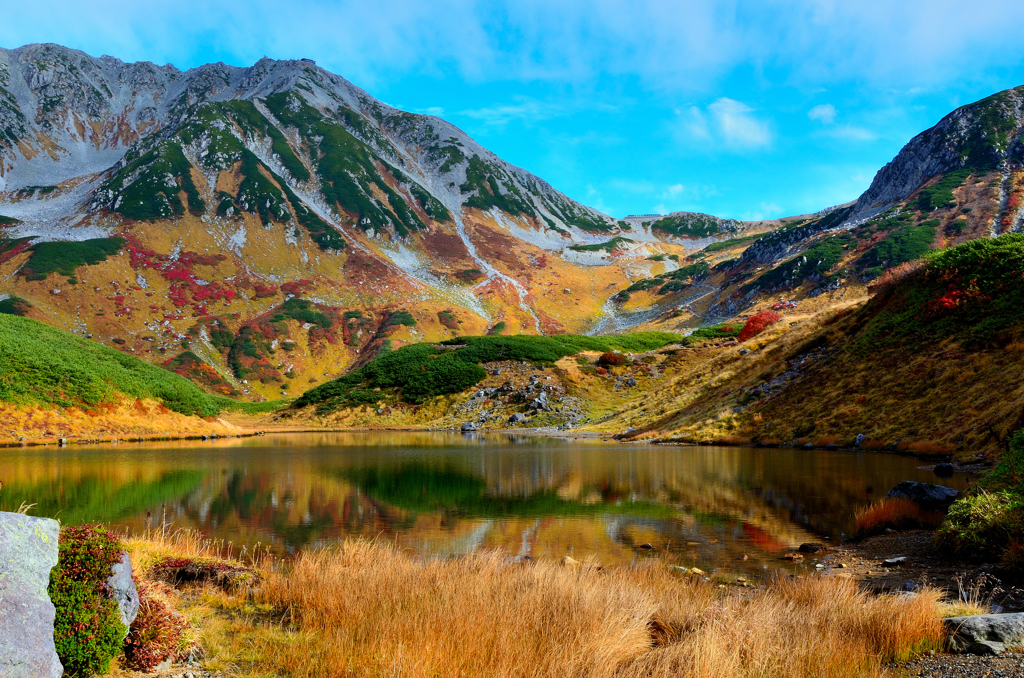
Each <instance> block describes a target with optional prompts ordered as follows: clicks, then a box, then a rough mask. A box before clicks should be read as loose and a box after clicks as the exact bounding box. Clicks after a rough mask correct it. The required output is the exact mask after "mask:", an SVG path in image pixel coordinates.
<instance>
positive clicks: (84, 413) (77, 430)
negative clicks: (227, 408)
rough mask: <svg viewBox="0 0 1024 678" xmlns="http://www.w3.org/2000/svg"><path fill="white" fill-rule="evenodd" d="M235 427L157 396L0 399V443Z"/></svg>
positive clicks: (193, 432) (187, 433)
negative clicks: (51, 402)
mask: <svg viewBox="0 0 1024 678" xmlns="http://www.w3.org/2000/svg"><path fill="white" fill-rule="evenodd" d="M239 432H241V430H240V429H239V428H237V427H236V426H234V425H233V424H230V423H228V422H227V421H225V420H223V419H221V418H210V419H209V420H207V419H202V418H200V417H191V416H186V415H183V414H178V413H177V412H172V411H171V410H168V409H167V408H166V407H164V406H163V404H161V403H160V402H158V401H155V400H145V401H142V400H135V399H133V398H124V399H122V400H121V401H119V402H116V403H106V404H103V405H98V406H96V408H95V409H93V410H85V409H82V408H79V407H56V406H53V407H47V406H42V405H13V404H11V403H0V444H13V443H17V442H20V441H21V439H22V438H24V439H25V441H26V442H31V443H39V442H46V443H55V442H56V441H57V439H58V438H67V439H68V440H71V441H80V440H97V439H102V440H110V439H112V438H118V439H124V438H138V437H145V438H149V437H160V436H198V435H204V434H206V435H209V434H211V433H214V434H217V435H220V436H226V435H235V434H236V433H239Z"/></svg>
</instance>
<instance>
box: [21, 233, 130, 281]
mask: <svg viewBox="0 0 1024 678" xmlns="http://www.w3.org/2000/svg"><path fill="white" fill-rule="evenodd" d="M123 246H124V238H94V239H92V240H81V241H78V242H62V241H50V242H41V243H38V244H36V245H32V247H30V248H29V251H30V252H31V253H32V254H31V255H30V256H29V258H28V261H27V262H26V263H25V265H24V266H23V267H22V268H21V274H22V275H24V276H25V277H26V278H28V279H29V280H45V279H46V276H48V275H49V274H51V273H54V272H57V273H60V274H61V275H63V276H65V277H68V278H73V277H75V271H76V270H78V267H79V266H94V265H96V264H98V263H100V262H102V261H106V260H107V257H109V256H111V255H112V254H114V253H115V252H117V251H118V250H119V249H121V248H122V247H123Z"/></svg>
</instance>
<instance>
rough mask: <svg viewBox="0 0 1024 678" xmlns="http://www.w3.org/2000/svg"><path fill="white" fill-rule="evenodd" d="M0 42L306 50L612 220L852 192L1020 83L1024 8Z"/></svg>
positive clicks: (510, 8) (490, 17)
mask: <svg viewBox="0 0 1024 678" xmlns="http://www.w3.org/2000/svg"><path fill="white" fill-rule="evenodd" d="M0 13H2V16H3V17H4V21H3V22H2V23H0V47H7V48H13V47H18V46H20V45H23V44H27V43H32V42H54V43H59V44H62V45H66V46H68V47H73V48H77V49H81V50H83V51H85V52H87V53H89V54H91V55H94V56H100V55H104V54H109V55H111V56H115V57H118V58H120V59H123V60H125V61H152V62H154V63H157V64H165V63H172V64H174V65H175V66H177V67H178V68H181V69H187V68H191V67H195V66H198V65H200V64H203V63H207V62H211V61H223V62H225V63H228V64H232V65H236V66H248V65H251V64H253V63H255V62H256V61H257V60H258V59H259V58H260V57H262V56H269V57H272V58H277V59H291V58H301V57H306V58H311V59H315V60H316V61H317V63H318V64H319V65H320V66H322V67H324V68H326V69H327V70H330V71H332V72H334V73H337V74H339V75H341V76H343V77H345V78H347V79H348V80H350V81H351V82H353V83H354V84H356V85H357V86H359V87H362V88H363V89H365V90H366V91H368V92H369V93H370V94H372V95H373V96H375V97H377V98H378V99H380V100H382V101H384V102H386V103H388V104H390V105H392V106H396V107H398V108H402V109H404V110H408V111H412V112H418V113H428V114H432V115H438V116H441V117H443V118H445V119H447V120H449V121H450V122H452V123H453V124H455V125H457V126H458V127H460V128H461V129H463V130H465V131H466V132H467V133H469V134H470V135H471V136H473V137H474V138H475V139H477V141H479V142H480V143H481V144H483V145H484V146H486V147H487V148H489V149H491V150H492V151H494V152H495V153H497V154H498V155H499V156H501V157H502V158H504V159H506V160H508V161H509V162H512V163H514V164H516V165H519V166H520V167H523V168H525V169H527V170H529V171H531V172H533V173H534V174H536V175H538V176H540V177H541V178H543V179H545V180H547V181H548V182H549V183H550V184H552V185H553V186H554V187H555V188H557V189H558V190H560V191H562V192H564V193H566V194H567V195H569V196H570V197H572V198H575V199H576V200H579V201H580V202H583V203H584V204H587V205H590V206H591V207H595V208H597V209H599V210H601V211H603V212H605V213H608V214H611V215H612V216H616V217H622V216H626V215H628V214H641V213H644V214H646V213H667V212H670V211H677V210H687V211H697V212H706V213H709V214H715V215H717V216H721V217H730V218H737V219H764V218H774V217H780V216H785V215H794V214H803V213H807V212H814V211H817V210H820V209H822V208H825V207H828V206H831V205H835V204H840V203H843V202H846V201H849V200H854V199H856V198H857V196H858V195H859V194H860V193H861V192H862V191H863V190H864V189H866V188H867V187H868V185H869V184H870V183H871V179H872V178H873V177H874V174H875V172H877V171H878V170H879V169H880V168H881V167H882V166H883V165H884V164H885V163H886V162H888V161H889V160H891V159H892V157H893V156H894V155H895V154H896V153H897V152H899V150H900V148H901V147H902V146H903V145H904V144H905V143H907V142H908V141H909V140H910V139H911V138H912V137H913V136H914V135H915V134H918V133H919V132H921V131H923V130H925V129H927V128H928V127H930V126H932V125H934V124H935V123H936V122H938V121H939V120H940V119H941V118H942V117H943V116H944V115H946V114H947V113H949V112H951V111H952V110H953V109H955V108H957V107H958V106H961V105H964V104H968V103H971V102H973V101H976V100H978V99H981V98H984V97H986V96H988V95H989V94H993V93H995V92H998V91H1000V90H1003V89H1006V88H1008V87H1014V86H1017V85H1021V84H1024V40H1022V39H1021V38H1020V35H1019V27H1020V26H1021V25H1024V3H1022V2H1020V1H1019V0H987V1H986V2H981V3H978V4H977V5H975V4H974V3H968V2H963V0H956V1H955V2H951V1H948V0H927V1H918V0H901V2H892V0H884V1H878V0H857V1H856V2H850V1H849V0H845V1H833V0H758V1H756V2H755V1H747V2H739V1H736V2H730V1H724V0H723V1H717V2H711V1H708V2H664V1H658V0H626V1H621V2H620V1H612V0H561V1H560V0H513V1H512V2H506V1H504V0H490V1H481V2H474V1H471V0H376V1H375V2H367V1H366V0H354V1H351V2H350V1H348V0H288V1H287V2H281V1H278V0H244V1H243V0H177V1H176V2H174V3H156V2H151V1H147V0H132V1H128V0H90V2H88V3H82V2H81V0H33V1H32V2H26V1H25V0H0Z"/></svg>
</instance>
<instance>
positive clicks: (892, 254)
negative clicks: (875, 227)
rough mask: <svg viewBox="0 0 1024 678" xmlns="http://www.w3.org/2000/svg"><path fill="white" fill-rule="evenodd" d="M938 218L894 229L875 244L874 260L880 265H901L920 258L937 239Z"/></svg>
mask: <svg viewBox="0 0 1024 678" xmlns="http://www.w3.org/2000/svg"><path fill="white" fill-rule="evenodd" d="M937 224H938V220H936V219H930V220H929V221H925V222H922V223H921V224H919V225H917V226H905V227H903V228H900V229H897V230H895V231H893V232H892V233H891V234H889V236H888V237H887V238H886V239H885V240H883V241H882V242H880V243H878V244H877V245H875V247H874V250H873V257H874V261H875V263H876V264H877V265H879V266H889V267H891V266H899V265H900V264H904V263H906V262H908V261H914V260H916V259H920V258H921V257H923V256H924V255H925V254H927V253H928V250H930V249H931V247H932V242H934V241H935V226H936V225H937Z"/></svg>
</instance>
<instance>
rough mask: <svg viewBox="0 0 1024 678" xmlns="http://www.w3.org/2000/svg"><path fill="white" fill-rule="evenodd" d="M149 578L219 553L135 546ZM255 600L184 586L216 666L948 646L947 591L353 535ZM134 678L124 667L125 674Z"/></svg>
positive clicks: (569, 672) (792, 660) (178, 541)
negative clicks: (551, 557)
mask: <svg viewBox="0 0 1024 678" xmlns="http://www.w3.org/2000/svg"><path fill="white" fill-rule="evenodd" d="M130 549H131V552H132V557H133V562H135V564H136V567H137V568H138V569H139V570H140V571H143V572H144V571H145V570H146V568H147V567H149V565H151V564H152V563H153V562H154V561H155V560H156V559H157V558H160V557H163V556H166V555H175V556H177V557H182V556H209V555H211V550H210V546H209V544H208V543H204V542H203V541H202V540H200V539H198V538H196V537H195V535H188V534H178V535H175V536H173V537H170V538H168V539H160V538H159V537H158V538H156V539H132V540H130ZM255 565H256V567H257V569H258V570H259V571H260V572H261V574H262V577H263V582H262V584H261V585H259V586H258V587H256V588H252V589H249V590H246V591H236V592H234V593H225V592H223V591H220V590H216V589H214V588H212V587H209V586H208V587H206V588H204V589H191V590H185V591H182V592H179V597H178V600H177V605H178V609H179V610H180V611H181V612H182V614H184V615H185V616H186V617H187V618H188V619H189V620H190V621H191V622H192V624H193V625H194V626H195V627H196V628H197V631H198V636H199V638H200V642H201V644H202V645H203V647H204V648H205V651H206V659H205V660H204V667H205V668H206V669H208V670H214V671H222V672H223V673H224V674H226V675H246V676H284V675H287V676H409V677H431V678H433V677H435V676H494V677H499V676H500V677H506V676H524V677H525V676H531V677H533V676H580V677H582V676H608V677H613V676H615V677H618V676H702V677H704V676H722V677H725V676H763V677H769V676H821V677H829V678H831V677H837V678H838V677H841V676H880V675H885V673H886V672H885V669H884V663H885V662H890V661H898V660H904V659H907V658H909V657H910V656H912V655H913V654H914V653H916V652H920V651H927V650H929V649H938V648H940V647H941V644H942V641H941V638H942V636H941V628H940V621H939V617H940V615H941V611H940V605H939V597H940V596H939V593H938V592H937V591H934V590H927V591H925V592H923V593H922V594H920V595H917V596H914V597H906V596H895V597H878V596H873V595H870V594H866V593H863V592H861V591H859V590H858V587H857V584H856V583H855V582H854V581H852V580H850V579H839V578H832V577H818V576H811V577H799V578H795V579H778V580H773V581H771V582H770V583H768V584H766V585H764V586H760V587H756V588H750V587H747V588H744V587H726V586H724V585H721V584H718V583H716V582H713V581H711V580H709V579H707V578H704V577H694V576H690V575H683V574H680V573H679V572H678V571H677V570H673V569H672V568H671V567H669V565H668V564H667V563H666V562H665V561H663V560H660V559H650V560H647V561H645V562H643V563H642V564H639V565H633V566H624V567H616V568H608V569H604V568H601V567H599V566H597V565H596V564H593V563H590V564H586V563H585V564H576V565H562V564H559V563H556V562H543V561H540V562H527V563H521V562H514V561H512V560H510V559H509V558H508V557H506V556H505V555H503V554H500V553H495V552H484V553H479V554H475V555H471V556H467V557H462V558H450V559H429V560H423V559H418V558H414V557H412V556H410V555H409V554H407V553H404V552H402V551H399V550H397V549H396V548H394V547H391V546H389V545H385V544H382V543H373V542H367V541H350V542H347V543H345V544H343V545H340V546H337V547H332V548H326V549H323V550H320V551H315V552H308V553H304V554H301V555H299V556H298V557H297V558H295V559H294V560H291V561H280V560H271V559H269V558H267V557H263V558H262V559H260V558H257V559H255ZM122 675H124V674H122Z"/></svg>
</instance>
